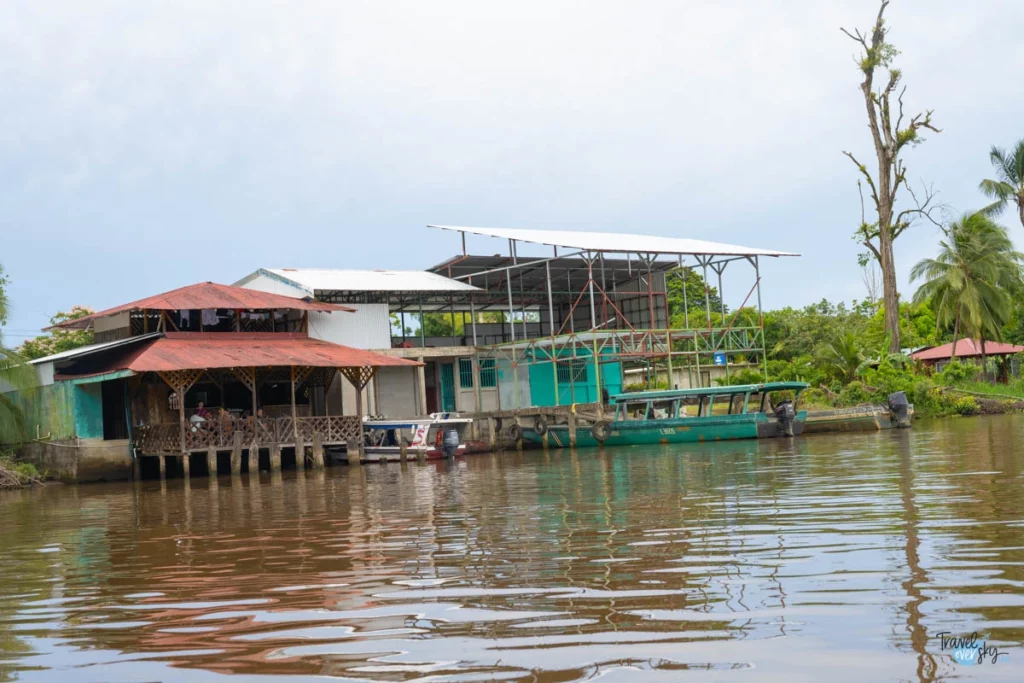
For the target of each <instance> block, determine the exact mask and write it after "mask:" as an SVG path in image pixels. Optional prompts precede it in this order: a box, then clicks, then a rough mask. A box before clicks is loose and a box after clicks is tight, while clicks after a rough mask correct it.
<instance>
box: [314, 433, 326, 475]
mask: <svg viewBox="0 0 1024 683" xmlns="http://www.w3.org/2000/svg"><path fill="white" fill-rule="evenodd" d="M323 468H324V437H323V434H321V433H320V432H313V469H315V470H322V469H323Z"/></svg>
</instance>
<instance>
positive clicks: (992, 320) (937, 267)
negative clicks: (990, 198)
mask: <svg viewBox="0 0 1024 683" xmlns="http://www.w3.org/2000/svg"><path fill="white" fill-rule="evenodd" d="M944 233H945V234H944V239H943V240H942V241H941V242H939V254H938V256H937V257H935V258H929V259H923V260H921V261H919V262H918V263H917V264H916V265H915V266H914V267H913V268H912V269H911V271H910V280H911V281H912V282H913V281H915V280H923V283H922V284H921V286H920V288H918V290H917V292H916V293H915V294H914V302H915V303H918V304H920V303H925V302H927V303H929V304H930V306H931V308H932V309H933V311H934V312H935V317H936V322H937V324H938V325H940V326H950V325H952V326H953V330H954V331H953V335H954V337H960V336H961V335H965V336H969V337H973V338H975V339H996V340H1001V339H1002V334H1003V330H1004V328H1005V327H1006V326H1007V325H1008V324H1009V323H1010V322H1011V321H1012V319H1013V317H1014V308H1015V303H1014V294H1015V293H1020V292H1021V291H1022V290H1024V282H1022V280H1021V265H1022V264H1024V254H1021V253H1020V252H1018V251H1017V250H1016V249H1015V248H1014V246H1013V242H1012V241H1011V240H1010V237H1009V235H1008V234H1007V231H1006V228H1004V227H1002V226H1001V225H998V224H996V223H995V222H994V221H993V220H992V218H991V217H990V216H989V215H988V214H987V213H986V212H984V211H976V212H974V213H969V214H965V215H964V216H962V217H961V218H960V219H959V220H957V221H954V222H953V223H952V224H950V225H949V227H948V228H946V229H945V231H944Z"/></svg>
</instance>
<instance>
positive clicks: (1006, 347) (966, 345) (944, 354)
mask: <svg viewBox="0 0 1024 683" xmlns="http://www.w3.org/2000/svg"><path fill="white" fill-rule="evenodd" d="M1022 351H1024V346H1016V345H1014V344H1004V343H1002V342H994V341H988V340H985V355H988V356H1004V355H1007V354H1013V353H1020V352H1022ZM980 355H981V342H980V341H978V340H977V339H960V340H959V341H957V343H956V357H957V358H968V357H970V356H980ZM952 356H953V342H950V343H948V344H943V345H942V346H935V347H933V348H930V349H924V350H923V351H918V352H916V353H912V354H910V357H911V358H913V359H914V360H945V359H946V358H951V357H952Z"/></svg>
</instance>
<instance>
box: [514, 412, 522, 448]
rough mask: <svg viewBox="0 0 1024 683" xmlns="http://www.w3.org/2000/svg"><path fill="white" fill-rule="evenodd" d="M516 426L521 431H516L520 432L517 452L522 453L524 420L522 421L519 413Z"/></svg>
mask: <svg viewBox="0 0 1024 683" xmlns="http://www.w3.org/2000/svg"><path fill="white" fill-rule="evenodd" d="M515 424H516V426H517V427H519V429H518V430H516V431H518V432H519V433H518V434H517V435H516V450H517V451H521V450H523V421H522V419H520V417H519V413H516V417H515Z"/></svg>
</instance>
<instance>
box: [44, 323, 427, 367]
mask: <svg viewBox="0 0 1024 683" xmlns="http://www.w3.org/2000/svg"><path fill="white" fill-rule="evenodd" d="M418 365H422V363H419V362H417V361H413V360H407V359H405V358H398V357H395V356H385V355H383V354H380V353H374V352H373V351H366V350H364V349H354V348H352V347H350V346H341V345H340V344H332V343H330V342H325V341H322V340H320V339H310V338H309V337H307V336H306V335H304V334H302V333H288V332H219V333H218V332H167V333H165V334H164V335H163V336H162V337H159V338H157V339H152V340H150V341H147V342H143V343H141V344H139V345H137V346H131V347H123V352H121V353H117V354H116V355H114V356H112V357H106V358H103V359H102V360H99V361H98V362H93V363H90V364H89V368H88V372H87V375H100V374H105V373H108V372H116V371H118V370H131V371H133V372H170V371H172V370H209V369H215V368H251V367H257V368H262V367H287V366H296V367H317V368H321V367H322V368H362V367H416V366H418ZM82 376H86V375H82V374H69V375H65V374H58V375H57V376H56V378H58V379H69V378H71V377H82Z"/></svg>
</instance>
